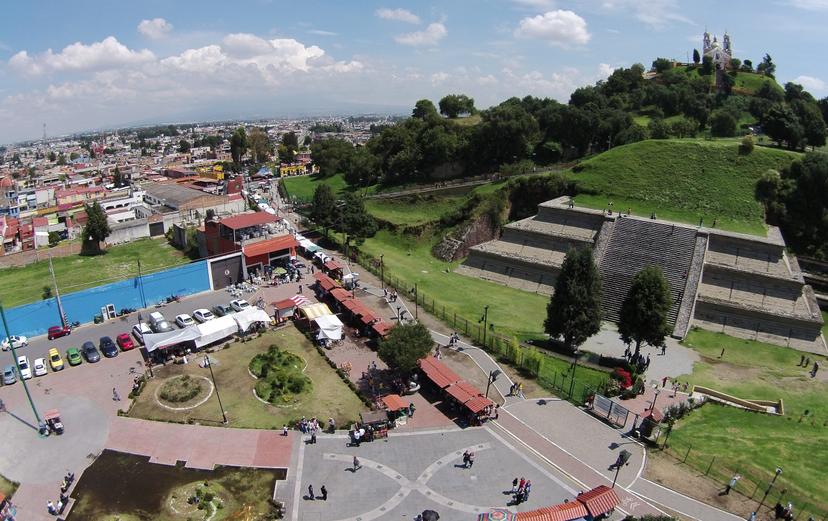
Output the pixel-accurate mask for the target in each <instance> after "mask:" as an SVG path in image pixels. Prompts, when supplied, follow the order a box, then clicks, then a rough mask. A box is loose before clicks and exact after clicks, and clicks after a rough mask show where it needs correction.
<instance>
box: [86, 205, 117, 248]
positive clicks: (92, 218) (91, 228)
mask: <svg viewBox="0 0 828 521" xmlns="http://www.w3.org/2000/svg"><path fill="white" fill-rule="evenodd" d="M84 209H85V210H86V226H84V228H83V244H82V245H81V253H82V254H83V255H98V254H100V253H102V251H101V242H102V241H104V240H106V238H107V237H109V234H110V233H112V229H111V228H110V227H109V222H108V221H107V219H106V212H104V211H103V208H101V205H100V204H98V202H97V201H95V202H94V203H92V204H87V205H85V206H84Z"/></svg>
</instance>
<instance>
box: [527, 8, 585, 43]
mask: <svg viewBox="0 0 828 521" xmlns="http://www.w3.org/2000/svg"><path fill="white" fill-rule="evenodd" d="M514 34H515V36H516V37H518V38H533V39H538V40H546V41H548V42H550V43H552V44H553V45H559V46H561V47H572V46H578V45H585V44H586V43H587V42H589V39H590V34H589V31H588V30H587V23H586V20H584V19H583V18H581V17H580V16H578V15H577V14H575V13H574V12H572V11H568V10H563V9H558V10H556V11H549V12H547V13H544V14H539V15H537V16H532V17H527V18H524V19H523V20H521V21H520V24H519V25H518V27H517V29H515V32H514Z"/></svg>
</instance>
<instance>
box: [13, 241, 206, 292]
mask: <svg viewBox="0 0 828 521" xmlns="http://www.w3.org/2000/svg"><path fill="white" fill-rule="evenodd" d="M138 259H141V270H142V272H143V274H144V275H146V274H148V273H152V272H153V271H158V270H161V269H164V268H169V267H173V266H177V265H180V264H186V263H187V262H189V261H190V260H189V259H188V258H187V256H186V255H184V254H183V253H182V252H180V251H179V250H177V249H175V248H173V247H172V246H170V244H169V243H167V241H166V239H164V238H160V239H141V240H138V241H134V242H131V243H128V244H123V245H120V246H112V247H110V248H109V249H108V250H107V251H106V253H105V254H104V255H99V256H96V257H81V256H79V255H73V256H69V257H60V258H55V259H53V260H52V264H53V265H54V269H55V278H56V279H57V283H58V287H59V288H60V292H61V294H65V293H72V292H75V291H80V290H82V289H86V288H90V287H93V286H98V285H101V284H107V283H110V282H116V281H119V280H123V279H127V278H130V277H136V276H138V263H137V260H138ZM51 285H52V281H51V276H50V275H49V261H40V262H36V263H34V264H29V265H28V266H23V267H19V268H2V269H0V295H2V298H3V304H4V305H5V306H8V307H14V306H19V305H21V304H27V303H29V302H34V301H36V300H40V299H41V298H42V297H43V287H44V286H50V287H51Z"/></svg>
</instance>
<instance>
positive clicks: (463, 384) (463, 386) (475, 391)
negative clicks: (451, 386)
mask: <svg viewBox="0 0 828 521" xmlns="http://www.w3.org/2000/svg"><path fill="white" fill-rule="evenodd" d="M457 386H458V387H460V388H461V389H463V390H464V391H466V392H467V393H469V394H470V395H472V396H480V395H482V394H483V393H481V392H480V391H479V390H478V389H477V387H475V386H473V385H472V384H470V383H469V382H467V381H465V380H461V381H459V382H457Z"/></svg>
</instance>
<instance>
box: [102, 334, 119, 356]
mask: <svg viewBox="0 0 828 521" xmlns="http://www.w3.org/2000/svg"><path fill="white" fill-rule="evenodd" d="M98 347H100V348H101V353H103V355H104V356H105V357H107V358H115V357H116V356H118V346H116V345H115V342H113V341H112V339H111V338H109V337H108V336H102V337H101V339H100V341H99V343H98Z"/></svg>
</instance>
